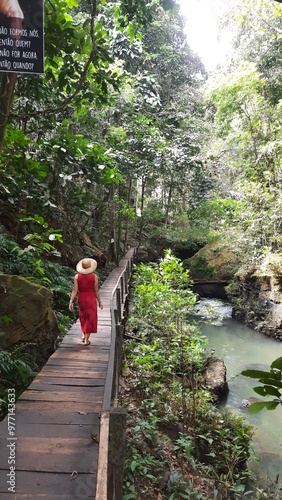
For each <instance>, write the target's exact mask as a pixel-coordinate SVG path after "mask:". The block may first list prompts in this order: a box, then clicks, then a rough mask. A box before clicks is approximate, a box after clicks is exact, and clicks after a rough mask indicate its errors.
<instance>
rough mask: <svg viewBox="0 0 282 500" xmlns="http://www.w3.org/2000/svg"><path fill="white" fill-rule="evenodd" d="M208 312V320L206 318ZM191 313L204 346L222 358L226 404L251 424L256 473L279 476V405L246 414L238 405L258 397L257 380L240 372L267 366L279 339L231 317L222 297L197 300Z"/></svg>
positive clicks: (281, 347) (280, 350)
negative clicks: (257, 468) (252, 413)
mask: <svg viewBox="0 0 282 500" xmlns="http://www.w3.org/2000/svg"><path fill="white" fill-rule="evenodd" d="M210 314H212V319H211V322H209V321H208V318H209V315H210ZM195 315H196V321H197V322H198V324H199V327H200V329H201V332H202V335H203V336H205V337H207V338H208V339H209V344H208V346H207V347H208V348H209V349H213V350H214V352H215V355H217V356H221V357H223V358H224V362H225V365H226V368H227V378H228V385H229V389H230V391H229V394H228V397H227V400H226V404H227V406H228V407H230V408H232V409H235V410H236V411H237V412H238V413H241V414H244V415H245V416H246V418H247V419H248V421H249V422H250V423H251V424H252V425H253V426H254V431H255V435H254V448H255V451H256V453H257V454H258V456H259V464H258V465H259V471H260V475H261V476H262V477H264V479H265V478H275V476H276V475H277V474H280V479H281V478H282V408H281V407H280V406H279V407H278V408H277V409H276V410H274V411H268V410H263V411H261V412H260V413H258V414H256V415H251V414H249V412H248V410H247V408H242V407H241V402H242V400H243V399H249V398H250V397H257V398H259V396H258V395H257V394H256V393H255V392H254V391H253V390H252V388H253V387H255V386H257V385H260V384H259V383H258V382H257V381H256V380H253V379H250V378H247V377H243V376H242V375H240V373H241V372H242V370H246V369H250V368H253V369H257V370H269V367H270V364H271V363H272V361H273V360H274V359H276V358H278V357H279V356H282V342H278V341H276V340H273V339H269V338H268V337H266V336H264V335H263V334H261V333H258V332H255V331H254V330H252V329H251V328H248V327H246V326H245V325H242V324H241V323H239V322H237V321H236V320H234V319H232V317H231V307H230V305H229V304H228V303H227V302H226V301H223V300H219V299H202V300H201V301H200V302H199V303H198V304H197V307H196V311H195ZM194 319H195V318H194ZM263 400H264V398H263Z"/></svg>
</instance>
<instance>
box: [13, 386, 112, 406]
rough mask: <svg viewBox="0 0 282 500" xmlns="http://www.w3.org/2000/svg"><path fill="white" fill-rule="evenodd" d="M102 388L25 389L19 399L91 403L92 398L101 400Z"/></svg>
mask: <svg viewBox="0 0 282 500" xmlns="http://www.w3.org/2000/svg"><path fill="white" fill-rule="evenodd" d="M102 389H103V388H102ZM102 396H103V390H101V388H100V387H98V388H96V391H93V389H92V388H88V390H85V391H84V392H82V391H81V390H79V391H72V392H70V391H67V390H64V391H54V390H49V391H40V390H38V391H33V390H27V391H24V393H23V394H22V395H21V396H20V398H19V401H64V402H65V401H73V402H75V403H80V402H85V403H86V402H89V403H92V402H93V400H94V398H95V401H96V402H97V401H99V402H100V401H102Z"/></svg>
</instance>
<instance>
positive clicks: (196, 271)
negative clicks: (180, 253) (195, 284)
mask: <svg viewBox="0 0 282 500" xmlns="http://www.w3.org/2000/svg"><path fill="white" fill-rule="evenodd" d="M184 265H185V267H187V268H188V269H189V272H190V273H191V275H192V276H193V277H195V278H196V279H200V280H201V279H202V280H204V279H206V280H209V279H210V280H212V279H214V278H215V277H216V271H215V269H214V267H213V266H212V265H211V264H209V263H208V261H207V260H206V258H205V257H203V256H202V255H196V256H195V257H193V260H191V259H186V260H185V261H184Z"/></svg>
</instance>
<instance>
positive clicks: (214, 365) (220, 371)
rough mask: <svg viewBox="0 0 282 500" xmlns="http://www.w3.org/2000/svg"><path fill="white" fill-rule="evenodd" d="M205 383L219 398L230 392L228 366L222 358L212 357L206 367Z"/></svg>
mask: <svg viewBox="0 0 282 500" xmlns="http://www.w3.org/2000/svg"><path fill="white" fill-rule="evenodd" d="M205 383H206V385H207V387H208V388H209V390H210V392H211V393H212V394H214V395H215V396H217V397H218V398H223V397H224V396H226V395H227V394H228V392H229V387H228V384H227V381H226V367H225V364H224V361H223V359H222V358H218V357H212V358H210V360H209V362H208V365H207V367H206V374H205Z"/></svg>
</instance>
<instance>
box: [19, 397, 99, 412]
mask: <svg viewBox="0 0 282 500" xmlns="http://www.w3.org/2000/svg"><path fill="white" fill-rule="evenodd" d="M16 408H17V409H18V410H27V411H28V410H32V411H34V410H36V411H39V412H40V413H44V412H45V411H48V412H51V411H53V412H54V413H56V412H62V413H69V412H74V410H75V409H76V410H77V411H80V412H83V413H100V411H101V403H100V401H92V402H91V403H89V402H86V403H85V402H80V403H79V407H77V405H76V404H75V403H74V402H71V401H64V402H59V401H25V400H18V402H17V405H16Z"/></svg>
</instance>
